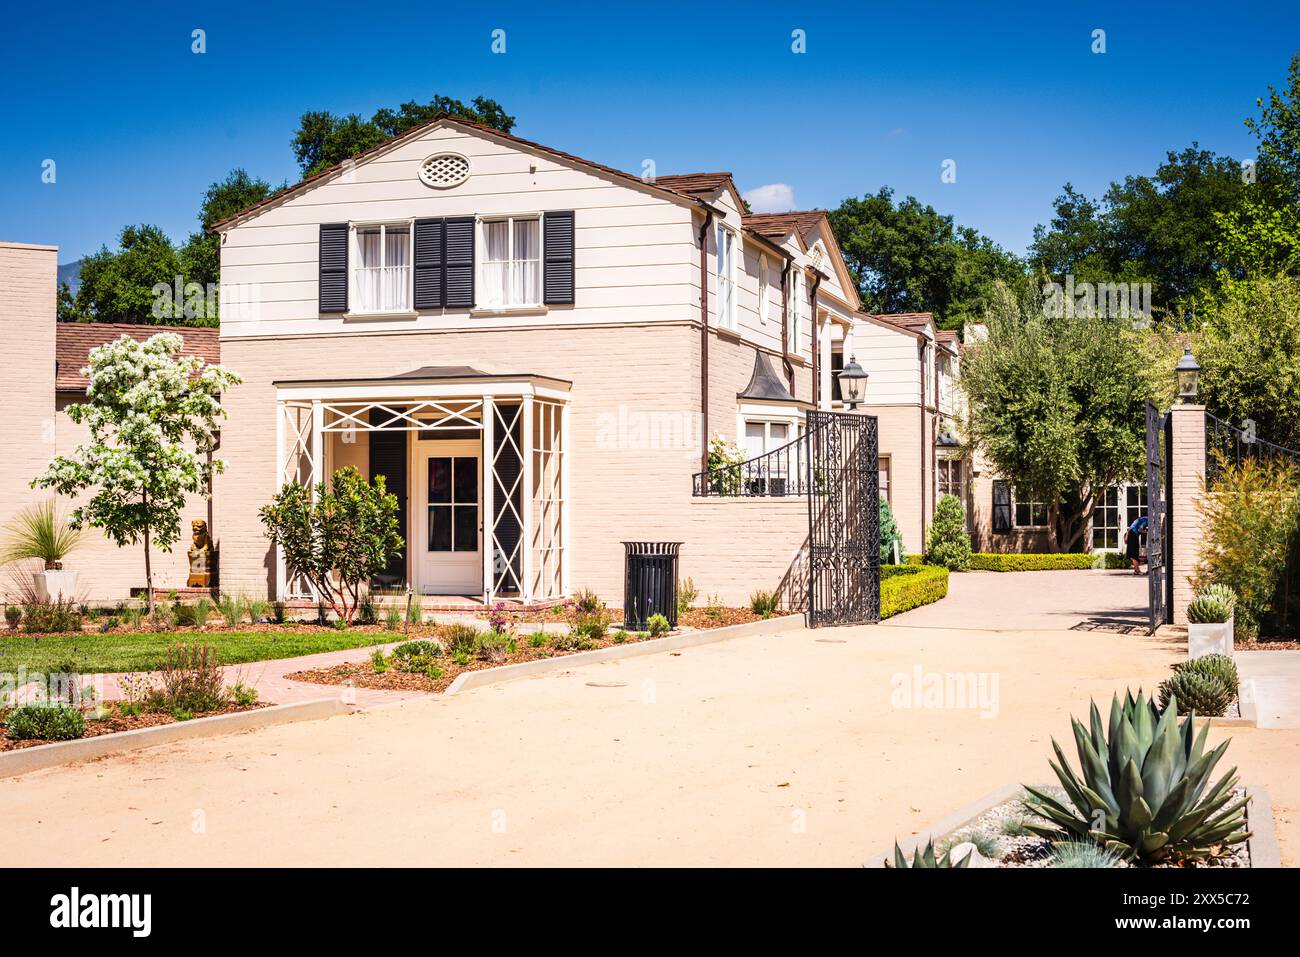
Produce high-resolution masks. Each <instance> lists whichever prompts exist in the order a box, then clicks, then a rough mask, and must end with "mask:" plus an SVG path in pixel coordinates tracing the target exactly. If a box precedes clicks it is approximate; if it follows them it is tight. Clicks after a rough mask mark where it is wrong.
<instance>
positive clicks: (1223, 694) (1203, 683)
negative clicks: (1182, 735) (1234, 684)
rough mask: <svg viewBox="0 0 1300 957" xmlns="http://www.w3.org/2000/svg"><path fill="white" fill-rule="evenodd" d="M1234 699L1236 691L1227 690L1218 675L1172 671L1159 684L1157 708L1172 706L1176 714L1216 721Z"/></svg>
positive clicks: (1233, 689) (1232, 689)
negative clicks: (1214, 719) (1196, 715)
mask: <svg viewBox="0 0 1300 957" xmlns="http://www.w3.org/2000/svg"><path fill="white" fill-rule="evenodd" d="M1236 696H1237V692H1236V689H1235V688H1229V687H1228V686H1227V685H1226V684H1224V682H1223V679H1222V678H1220V677H1219V676H1218V675H1210V674H1202V673H1200V672H1197V671H1176V672H1174V674H1173V676H1172V677H1169V678H1166V679H1165V680H1164V681H1162V682H1160V706H1161V707H1163V708H1168V707H1169V705H1170V704H1174V706H1175V707H1176V708H1177V709H1178V713H1179V714H1199V715H1201V716H1202V717H1209V718H1217V717H1219V716H1221V715H1222V714H1223V713H1224V712H1225V711H1227V710H1228V705H1230V704H1232V699H1233V698H1235V697H1236ZM1175 702H1176V704H1175Z"/></svg>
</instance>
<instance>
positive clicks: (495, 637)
mask: <svg viewBox="0 0 1300 957" xmlns="http://www.w3.org/2000/svg"><path fill="white" fill-rule="evenodd" d="M517 647H518V646H517V645H516V644H515V640H514V638H512V637H511V636H510V635H508V634H506V633H505V632H502V631H485V632H483V633H481V634H480V635H479V636H478V641H477V642H476V643H475V647H474V653H475V654H477V655H478V656H479V657H480V658H482V659H483V660H484V661H489V662H491V663H493V664H500V663H501V662H503V661H505V660H506V659H507V658H509V657H510V656H511V655H512V654H514V653H515V650H516V648H517Z"/></svg>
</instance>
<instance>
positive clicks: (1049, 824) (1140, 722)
mask: <svg viewBox="0 0 1300 957" xmlns="http://www.w3.org/2000/svg"><path fill="white" fill-rule="evenodd" d="M1071 724H1072V726H1073V730H1074V740H1075V745H1076V747H1077V749H1078V753H1079V772H1078V773H1077V774H1076V773H1075V772H1074V771H1073V769H1071V767H1070V766H1069V763H1068V762H1067V761H1066V759H1065V754H1064V752H1063V751H1062V750H1061V747H1060V745H1058V744H1057V743H1056V741H1055V740H1053V741H1052V748H1053V750H1054V751H1055V752H1056V760H1055V761H1054V762H1050V763H1051V767H1052V770H1053V771H1054V772H1055V773H1056V776H1057V778H1058V779H1059V780H1060V782H1061V787H1062V788H1064V789H1065V795H1066V796H1065V798H1064V799H1058V798H1056V797H1053V796H1052V795H1050V794H1048V793H1046V792H1044V791H1041V790H1039V789H1037V788H1032V787H1026V788H1025V790H1026V791H1028V792H1029V795H1030V796H1029V797H1028V798H1026V799H1025V808H1026V810H1028V811H1029V812H1030V813H1032V814H1034V815H1035V816H1037V817H1038V818H1039V819H1040V820H1041V822H1042V823H1030V824H1028V825H1027V826H1028V827H1029V829H1030V830H1031V831H1032V832H1033V833H1035V834H1037V835H1038V836H1040V837H1045V838H1047V839H1048V840H1051V841H1054V842H1055V841H1065V840H1077V841H1085V842H1089V843H1092V844H1097V845H1099V846H1101V847H1105V848H1107V849H1109V850H1111V851H1114V852H1115V853H1117V854H1119V855H1120V856H1121V857H1122V858H1124V859H1125V860H1130V861H1131V860H1138V861H1140V862H1142V863H1144V864H1149V863H1154V862H1159V861H1165V860H1171V859H1172V860H1173V861H1174V862H1178V861H1181V860H1184V859H1188V858H1202V857H1206V856H1208V855H1210V854H1212V853H1215V852H1216V851H1217V850H1218V849H1219V848H1221V847H1223V846H1224V845H1230V844H1237V843H1240V842H1241V841H1244V840H1246V839H1247V838H1249V837H1250V832H1248V831H1247V830H1246V817H1245V812H1244V809H1245V806H1246V801H1247V800H1248V799H1247V798H1241V799H1238V798H1237V796H1236V794H1235V793H1234V789H1235V788H1236V786H1237V778H1236V777H1235V776H1234V773H1233V772H1232V771H1229V772H1228V773H1227V774H1225V775H1224V776H1223V777H1222V778H1220V779H1219V780H1218V781H1217V782H1215V783H1213V784H1211V783H1210V775H1211V774H1212V773H1213V772H1214V767H1215V765H1216V764H1218V762H1219V759H1220V758H1221V757H1222V756H1223V752H1224V751H1225V750H1227V747H1228V744H1229V742H1227V741H1224V742H1223V743H1222V744H1220V745H1219V746H1218V747H1216V748H1215V749H1214V750H1212V751H1209V752H1207V751H1205V739H1206V736H1207V733H1208V731H1209V726H1208V725H1202V726H1201V729H1200V732H1199V733H1197V732H1196V729H1195V728H1194V727H1193V719H1191V718H1187V719H1186V720H1184V721H1183V722H1182V723H1181V724H1180V723H1179V721H1178V719H1177V717H1176V716H1175V714H1174V711H1173V709H1172V708H1165V709H1163V711H1162V710H1160V709H1158V708H1157V707H1156V706H1155V703H1154V702H1151V701H1147V700H1146V699H1145V698H1144V697H1143V695H1142V694H1141V693H1139V694H1138V696H1137V700H1136V701H1135V700H1134V699H1133V696H1132V694H1127V695H1125V698H1124V700H1123V701H1121V700H1120V697H1119V695H1115V697H1114V698H1113V699H1112V701H1111V706H1110V721H1109V722H1108V723H1104V722H1103V721H1102V718H1101V715H1100V713H1098V711H1097V706H1096V704H1093V705H1092V707H1091V709H1090V714H1089V720H1088V724H1087V725H1085V724H1083V723H1082V722H1080V721H1078V720H1072V721H1071Z"/></svg>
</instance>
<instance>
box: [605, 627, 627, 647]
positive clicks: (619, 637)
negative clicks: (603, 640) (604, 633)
mask: <svg viewBox="0 0 1300 957" xmlns="http://www.w3.org/2000/svg"><path fill="white" fill-rule="evenodd" d="M609 640H610V641H612V642H613V643H614V644H616V645H621V644H623V642H625V641H627V632H626V631H624V630H623V629H622V628H620V629H618V631H616V632H614V633H613V634H612V635H610V636H609Z"/></svg>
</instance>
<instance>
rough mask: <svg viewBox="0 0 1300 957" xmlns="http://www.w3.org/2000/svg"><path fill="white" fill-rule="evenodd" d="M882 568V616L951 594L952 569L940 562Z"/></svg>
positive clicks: (886, 616) (925, 603)
mask: <svg viewBox="0 0 1300 957" xmlns="http://www.w3.org/2000/svg"><path fill="white" fill-rule="evenodd" d="M886 567H887V568H893V569H895V570H894V571H891V572H890V573H889V574H888V577H886V574H885V570H884V568H882V569H881V581H880V617H881V618H882V619H884V618H889V617H891V616H893V615H897V614H899V613H900V612H904V611H907V610H909V609H911V608H919V607H920V606H921V605H928V604H930V603H931V602H936V601H938V600H939V599H941V598H943V597H944V596H945V595H947V594H948V569H946V568H943V567H941V566H937V565H893V566H886Z"/></svg>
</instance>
